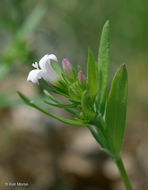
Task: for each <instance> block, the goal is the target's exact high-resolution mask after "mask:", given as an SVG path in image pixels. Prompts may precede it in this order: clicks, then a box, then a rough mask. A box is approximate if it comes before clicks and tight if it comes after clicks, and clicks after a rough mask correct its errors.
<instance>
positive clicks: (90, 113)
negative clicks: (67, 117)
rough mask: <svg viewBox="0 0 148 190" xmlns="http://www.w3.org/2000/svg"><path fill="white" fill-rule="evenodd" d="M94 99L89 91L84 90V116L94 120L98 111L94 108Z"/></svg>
mask: <svg viewBox="0 0 148 190" xmlns="http://www.w3.org/2000/svg"><path fill="white" fill-rule="evenodd" d="M93 104H94V100H93V99H92V98H91V97H89V96H88V94H87V92H86V91H84V92H83V94H82V98H81V106H82V110H83V113H84V117H85V118H86V119H89V120H90V121H92V120H94V118H95V116H96V113H95V112H94V109H93Z"/></svg>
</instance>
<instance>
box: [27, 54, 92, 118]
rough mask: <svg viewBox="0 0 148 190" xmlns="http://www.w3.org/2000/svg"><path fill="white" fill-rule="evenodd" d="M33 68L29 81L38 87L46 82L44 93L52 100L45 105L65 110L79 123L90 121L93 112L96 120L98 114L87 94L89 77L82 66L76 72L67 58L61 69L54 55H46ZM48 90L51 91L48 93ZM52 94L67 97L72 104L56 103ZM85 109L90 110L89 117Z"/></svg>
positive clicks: (64, 59)
mask: <svg viewBox="0 0 148 190" xmlns="http://www.w3.org/2000/svg"><path fill="white" fill-rule="evenodd" d="M32 66H33V67H34V68H35V69H33V70H32V71H30V72H29V75H28V78H27V81H29V82H32V83H35V84H38V85H42V83H43V82H44V86H45V85H46V87H45V90H44V91H45V92H46V95H47V94H48V98H50V101H49V100H48V101H46V100H45V103H47V104H49V105H52V106H56V107H63V108H65V109H66V110H67V111H69V112H70V113H73V114H74V115H75V116H76V117H77V118H76V120H77V121H78V120H79V121H80V120H81V121H82V120H83V121H84V120H88V118H90V112H93V114H92V115H93V118H92V120H93V119H94V117H95V115H96V114H95V112H94V108H93V107H94V105H93V104H92V103H93V102H92V99H90V97H88V93H87V91H88V81H87V77H86V76H85V74H84V72H83V71H82V69H81V67H80V66H79V67H78V72H76V71H75V69H74V68H73V67H72V65H71V63H70V61H69V60H68V59H67V58H63V60H62V67H61V66H60V64H58V59H57V57H56V56H55V55H54V54H49V55H48V54H47V55H44V56H43V57H42V58H41V59H40V61H39V64H38V63H37V62H35V63H34V64H32ZM47 89H50V90H49V91H48V92H47ZM52 92H54V93H56V94H60V95H62V96H65V97H66V98H68V100H69V102H70V103H69V104H66V105H64V104H61V103H59V100H56V101H55V98H53V96H52V95H51V93H52ZM53 99H54V101H53ZM85 101H86V102H87V104H86V103H85ZM53 102H54V103H53ZM86 105H89V106H88V107H89V108H87V109H86V107H87V106H86ZM83 109H84V110H88V109H90V110H89V112H88V114H89V116H88V114H86V111H84V110H83Z"/></svg>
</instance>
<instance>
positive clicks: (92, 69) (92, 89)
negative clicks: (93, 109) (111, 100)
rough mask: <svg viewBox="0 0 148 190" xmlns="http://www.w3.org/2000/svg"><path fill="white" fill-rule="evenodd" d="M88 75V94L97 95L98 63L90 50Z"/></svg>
mask: <svg viewBox="0 0 148 190" xmlns="http://www.w3.org/2000/svg"><path fill="white" fill-rule="evenodd" d="M87 76H88V95H89V96H91V97H95V96H96V94H97V88H98V85H97V76H96V63H95V60H94V56H93V54H92V51H91V50H90V49H89V50H88V65H87Z"/></svg>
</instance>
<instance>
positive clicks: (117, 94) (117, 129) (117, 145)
mask: <svg viewBox="0 0 148 190" xmlns="http://www.w3.org/2000/svg"><path fill="white" fill-rule="evenodd" d="M127 91H128V76H127V70H126V66H125V65H122V66H121V67H120V69H119V70H118V71H117V72H116V74H115V77H114V79H113V81H112V86H111V90H110V94H109V97H108V101H107V107H106V116H105V120H106V124H107V125H106V126H107V127H106V134H107V140H108V144H109V145H110V148H111V151H112V153H114V154H118V153H119V152H120V150H121V146H122V142H123V135H124V129H125V121H126V105H127Z"/></svg>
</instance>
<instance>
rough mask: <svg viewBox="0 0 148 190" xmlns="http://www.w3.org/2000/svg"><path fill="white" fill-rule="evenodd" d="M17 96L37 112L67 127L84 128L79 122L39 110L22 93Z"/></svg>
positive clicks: (83, 124)
mask: <svg viewBox="0 0 148 190" xmlns="http://www.w3.org/2000/svg"><path fill="white" fill-rule="evenodd" d="M18 95H19V96H20V98H21V99H22V100H23V101H24V102H25V103H26V104H27V105H29V106H31V107H33V108H35V109H37V110H39V111H40V112H42V113H44V114H46V115H48V116H50V117H52V118H54V119H56V120H58V121H61V122H63V123H66V124H69V125H78V126H85V125H86V124H85V123H83V122H80V121H75V120H70V119H66V118H62V117H58V116H55V115H53V114H51V113H49V112H47V111H45V110H44V109H42V108H40V107H39V106H37V105H36V104H34V103H33V102H32V101H31V100H29V99H28V98H27V97H26V96H24V95H23V94H22V93H20V92H18Z"/></svg>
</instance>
